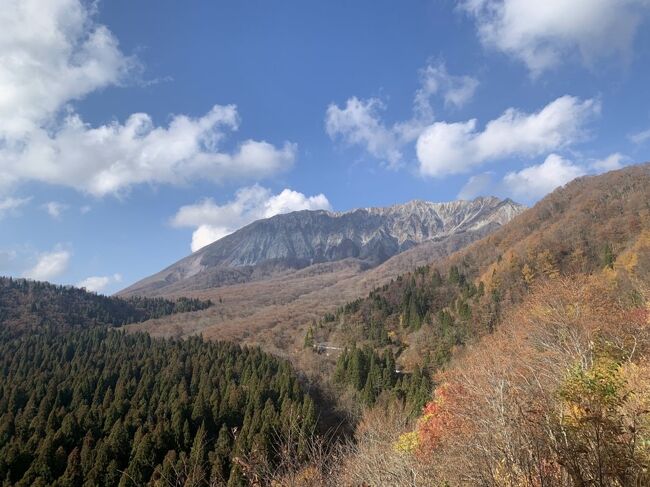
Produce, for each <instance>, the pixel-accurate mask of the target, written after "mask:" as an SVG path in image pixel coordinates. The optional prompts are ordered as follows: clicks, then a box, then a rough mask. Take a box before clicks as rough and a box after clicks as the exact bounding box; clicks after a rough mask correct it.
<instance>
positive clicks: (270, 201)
mask: <svg viewBox="0 0 650 487" xmlns="http://www.w3.org/2000/svg"><path fill="white" fill-rule="evenodd" d="M330 208H331V206H330V203H329V201H328V200H327V198H326V197H325V195H323V194H318V195H315V196H305V195H304V194H303V193H299V192H297V191H293V190H291V189H284V190H283V191H281V192H280V193H278V194H273V193H272V192H271V190H269V189H266V188H263V187H261V186H259V185H254V186H250V187H245V188H241V189H240V190H239V191H237V193H236V194H235V198H234V199H233V200H232V201H229V202H227V203H225V204H223V205H218V204H216V203H215V202H214V200H212V199H210V198H207V199H205V200H203V201H202V202H200V203H197V204H194V205H188V206H183V207H181V208H180V209H179V210H178V212H177V213H176V215H175V216H174V217H173V218H172V220H171V223H172V225H174V226H176V227H193V228H195V230H194V233H193V234H192V252H195V251H197V250H199V249H200V248H202V247H204V246H206V245H208V244H210V243H212V242H214V241H216V240H218V239H220V238H222V237H225V236H226V235H228V234H230V233H232V232H234V231H235V230H237V229H238V228H241V227H243V226H244V225H247V224H249V223H251V222H253V221H255V220H259V219H260V218H269V217H271V216H274V215H278V214H281V213H289V212H292V211H297V210H318V209H325V210H329V209H330Z"/></svg>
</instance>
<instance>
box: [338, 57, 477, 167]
mask: <svg viewBox="0 0 650 487" xmlns="http://www.w3.org/2000/svg"><path fill="white" fill-rule="evenodd" d="M477 87H478V81H477V80H476V79H474V78H472V77H470V76H453V75H450V74H449V72H448V71H447V68H446V66H445V64H444V63H437V64H429V65H427V66H426V67H425V68H424V69H423V70H422V71H421V72H420V88H419V89H418V90H417V91H416V93H415V96H414V99H413V116H412V117H411V118H410V119H408V120H404V121H400V122H397V123H394V124H392V125H391V124H387V123H386V122H385V121H384V120H383V112H384V111H385V110H386V106H385V104H384V102H383V101H382V100H380V99H378V98H369V99H365V100H363V99H359V98H357V97H354V96H353V97H351V98H349V99H348V100H347V101H346V103H345V105H344V106H343V107H339V106H338V105H336V104H334V103H332V104H330V105H329V107H327V111H326V114H325V130H326V132H327V134H328V135H329V137H330V138H331V139H332V140H336V139H341V140H342V141H343V142H344V143H346V144H348V145H357V146H361V147H363V148H364V150H365V151H366V152H368V153H369V154H370V155H371V156H373V157H375V158H377V159H380V160H382V161H385V162H386V163H388V165H389V167H397V166H398V165H399V163H400V162H401V160H402V158H403V147H404V145H405V144H408V143H410V142H413V141H414V140H415V139H416V138H417V137H418V136H419V135H420V133H421V132H422V130H423V129H424V128H425V127H426V126H427V125H429V124H430V123H431V122H433V120H434V111H433V107H432V104H431V98H432V97H433V96H434V95H436V94H440V95H441V96H442V98H443V99H444V102H445V105H448V106H449V105H451V106H455V107H460V106H462V105H464V104H465V103H467V102H468V101H469V100H470V99H471V98H472V97H473V96H474V92H475V91H476V88H477Z"/></svg>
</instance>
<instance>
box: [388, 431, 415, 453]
mask: <svg viewBox="0 0 650 487" xmlns="http://www.w3.org/2000/svg"><path fill="white" fill-rule="evenodd" d="M419 444H420V437H419V435H418V433H417V431H409V432H408V433H404V434H402V435H400V437H399V438H398V440H397V441H396V442H395V445H394V446H393V448H394V449H395V451H396V452H399V453H408V454H412V453H414V452H415V451H416V450H417V448H418V445H419Z"/></svg>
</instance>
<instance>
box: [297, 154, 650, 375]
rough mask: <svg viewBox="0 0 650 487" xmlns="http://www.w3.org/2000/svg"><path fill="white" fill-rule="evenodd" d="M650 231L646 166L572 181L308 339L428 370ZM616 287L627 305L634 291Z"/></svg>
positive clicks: (331, 318)
mask: <svg viewBox="0 0 650 487" xmlns="http://www.w3.org/2000/svg"><path fill="white" fill-rule="evenodd" d="M649 228H650V165H648V164H646V165H641V166H635V167H631V168H627V169H625V170H621V171H615V172H612V173H608V174H606V175H602V176H597V177H585V178H580V179H578V180H575V181H573V182H572V183H570V184H568V185H567V186H566V187H564V188H560V189H558V190H556V191H555V192H553V193H552V194H551V195H549V196H547V197H546V198H544V199H543V200H542V201H540V202H539V203H538V204H537V205H535V207H534V208H532V209H530V210H528V211H526V212H524V213H523V214H521V215H520V216H518V217H516V218H515V219H514V220H513V221H512V222H510V223H509V224H507V225H505V226H504V227H503V228H501V229H499V230H497V231H496V232H494V233H493V234H491V235H489V236H487V237H485V238H484V239H482V240H480V241H479V242H476V243H474V244H472V245H470V246H469V247H467V248H465V249H463V250H461V251H459V252H457V253H455V254H453V255H452V256H451V257H450V258H448V259H446V260H444V261H442V262H441V263H439V264H436V265H430V266H424V267H420V268H418V269H417V270H416V271H415V272H412V273H409V274H406V275H403V276H400V277H399V278H397V279H396V280H395V281H393V282H392V283H390V284H388V285H385V286H383V287H381V288H378V289H375V290H374V291H372V292H371V293H370V295H369V296H368V297H367V298H363V299H359V300H356V301H353V302H351V303H349V304H347V305H345V306H343V307H341V308H340V309H339V310H338V311H337V312H336V313H335V314H332V315H328V316H325V317H324V318H323V319H322V320H320V321H319V322H318V323H317V324H316V325H315V326H312V328H310V329H309V330H308V332H307V333H308V335H309V336H310V337H311V338H310V339H311V340H313V341H315V342H331V343H336V344H339V345H340V346H347V347H353V346H362V345H367V346H370V347H371V348H373V349H376V350H379V351H380V353H381V350H384V349H390V350H391V351H392V352H393V353H394V355H395V356H396V359H397V363H398V364H399V365H401V366H402V367H403V368H404V369H405V370H407V371H409V370H414V369H415V368H416V367H418V368H421V369H425V370H428V371H430V372H432V371H434V370H437V369H438V368H440V367H441V366H443V365H444V364H445V363H447V362H448V361H449V360H450V358H451V357H452V355H453V352H454V350H455V349H456V348H458V347H462V346H463V345H465V344H467V343H471V342H473V341H474V340H476V339H477V338H478V337H480V336H483V335H485V334H488V333H491V332H493V331H494V330H495V329H496V328H497V327H498V325H499V323H500V322H501V321H502V318H503V314H504V311H505V310H508V309H510V308H511V307H512V306H514V305H517V304H518V303H520V302H521V301H522V300H523V299H524V297H525V296H526V295H527V294H528V292H529V290H530V289H531V288H532V287H533V286H534V285H535V284H537V283H539V282H542V281H545V280H548V279H553V278H557V277H560V276H572V275H577V274H590V273H594V272H598V271H600V270H602V269H606V268H612V266H613V265H614V262H615V260H616V259H617V257H618V256H620V255H621V254H622V253H623V252H625V250H626V249H628V248H629V247H630V246H631V245H634V243H635V242H636V241H637V239H638V238H639V236H640V235H641V234H642V232H643V231H644V230H647V229H649ZM638 259H640V262H644V261H643V259H647V257H646V256H644V255H641V256H640V257H638ZM621 286H622V292H623V297H625V299H629V300H632V301H634V300H635V299H636V297H635V292H636V291H634V290H633V289H632V288H630V289H627V288H626V287H625V284H624V283H621Z"/></svg>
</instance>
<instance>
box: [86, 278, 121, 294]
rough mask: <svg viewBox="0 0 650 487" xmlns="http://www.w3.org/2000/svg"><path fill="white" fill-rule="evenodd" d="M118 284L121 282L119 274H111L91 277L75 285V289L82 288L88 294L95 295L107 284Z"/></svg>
mask: <svg viewBox="0 0 650 487" xmlns="http://www.w3.org/2000/svg"><path fill="white" fill-rule="evenodd" d="M118 282H122V275H121V274H113V275H112V276H92V277H87V278H86V279H84V280H83V281H81V282H79V283H77V287H80V288H84V289H85V290H86V291H89V292H93V293H97V292H100V291H102V290H104V289H105V288H106V286H108V285H109V284H114V283H118Z"/></svg>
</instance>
